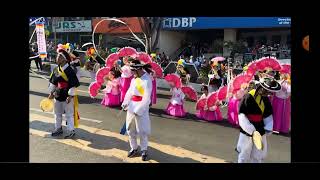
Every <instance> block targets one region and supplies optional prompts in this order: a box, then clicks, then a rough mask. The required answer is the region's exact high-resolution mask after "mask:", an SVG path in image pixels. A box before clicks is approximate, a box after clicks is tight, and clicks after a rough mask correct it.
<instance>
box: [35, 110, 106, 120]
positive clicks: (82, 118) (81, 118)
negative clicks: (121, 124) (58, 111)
mask: <svg viewBox="0 0 320 180" xmlns="http://www.w3.org/2000/svg"><path fill="white" fill-rule="evenodd" d="M30 110H31V111H37V112H41V113H46V114H51V115H54V114H53V112H43V111H42V110H41V109H36V108H30ZM63 116H64V115H63ZM80 120H85V121H90V122H95V123H102V121H100V120H96V119H90V118H84V117H82V116H80Z"/></svg>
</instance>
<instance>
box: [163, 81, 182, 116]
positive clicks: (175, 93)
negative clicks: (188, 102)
mask: <svg viewBox="0 0 320 180" xmlns="http://www.w3.org/2000/svg"><path fill="white" fill-rule="evenodd" d="M169 84H170V86H171V89H170V91H171V92H172V98H171V99H170V102H169V104H168V106H167V109H166V112H167V114H169V115H171V116H175V117H184V116H186V112H185V110H184V108H183V103H184V101H183V99H184V97H185V95H184V93H183V92H182V90H181V89H180V88H176V87H175V84H173V83H169Z"/></svg>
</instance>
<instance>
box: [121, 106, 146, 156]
mask: <svg viewBox="0 0 320 180" xmlns="http://www.w3.org/2000/svg"><path fill="white" fill-rule="evenodd" d="M126 125H127V132H128V135H129V143H130V147H131V149H137V148H138V143H137V136H139V137H140V147H141V151H144V150H147V148H148V135H150V132H151V127H150V118H149V111H146V113H144V114H143V115H142V116H138V115H137V116H135V115H134V114H133V113H131V112H129V111H127V118H126Z"/></svg>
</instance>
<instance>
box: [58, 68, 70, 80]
mask: <svg viewBox="0 0 320 180" xmlns="http://www.w3.org/2000/svg"><path fill="white" fill-rule="evenodd" d="M60 69H61V71H60ZM58 72H59V74H60V76H61V77H62V78H63V79H64V80H65V81H67V82H68V77H67V75H66V73H65V72H64V70H63V69H62V67H58Z"/></svg>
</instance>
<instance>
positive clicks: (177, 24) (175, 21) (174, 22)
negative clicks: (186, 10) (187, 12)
mask: <svg viewBox="0 0 320 180" xmlns="http://www.w3.org/2000/svg"><path fill="white" fill-rule="evenodd" d="M180 24H181V21H180V19H179V18H173V19H172V27H180Z"/></svg>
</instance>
